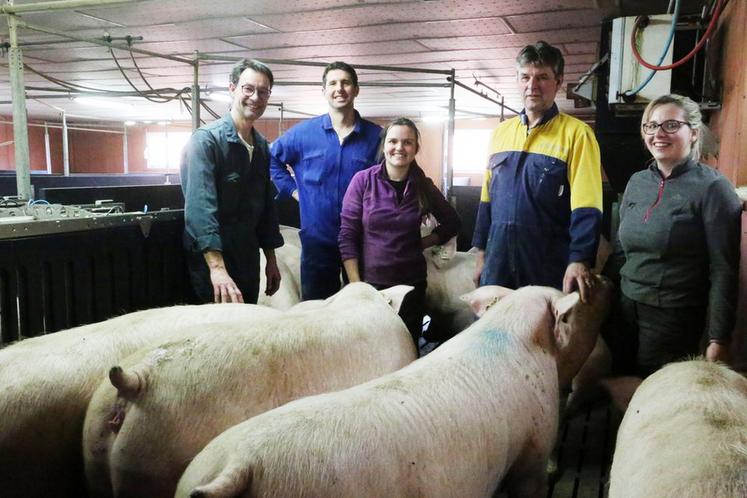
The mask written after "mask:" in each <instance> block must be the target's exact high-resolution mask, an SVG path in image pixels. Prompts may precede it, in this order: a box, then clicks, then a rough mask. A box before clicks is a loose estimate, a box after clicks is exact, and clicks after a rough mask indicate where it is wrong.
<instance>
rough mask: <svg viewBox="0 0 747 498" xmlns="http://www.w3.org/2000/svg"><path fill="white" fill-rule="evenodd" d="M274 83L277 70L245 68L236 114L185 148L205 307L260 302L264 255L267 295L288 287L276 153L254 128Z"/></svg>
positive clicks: (185, 185) (190, 232) (193, 242)
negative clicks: (281, 266)
mask: <svg viewBox="0 0 747 498" xmlns="http://www.w3.org/2000/svg"><path fill="white" fill-rule="evenodd" d="M272 84H273V76H272V71H270V68H269V67H267V66H266V65H264V64H262V63H261V62H258V61H253V60H252V61H249V60H246V59H243V60H241V61H239V62H238V63H237V64H236V65H235V66H234V67H233V70H232V71H231V76H230V83H229V85H228V90H229V92H230V93H231V97H232V99H233V100H232V103H231V110H230V112H229V113H228V114H227V115H225V116H224V117H223V118H222V119H219V120H218V121H215V122H213V123H210V124H208V125H207V126H203V127H202V128H200V129H199V130H197V131H195V132H194V134H193V135H192V137H191V138H190V140H189V143H188V144H187V146H186V147H185V149H184V154H183V156H182V162H181V180H182V191H183V192H184V225H185V226H184V245H185V249H186V252H187V264H188V267H189V273H190V279H191V281H192V287H193V288H194V290H195V293H196V294H197V297H198V299H199V300H200V301H201V302H216V303H231V302H235V303H243V302H247V303H256V302H257V298H258V295H259V249H260V248H261V249H262V250H263V251H264V253H265V257H266V259H267V265H266V267H265V275H266V277H267V287H266V288H265V293H266V294H267V295H272V294H274V293H275V291H276V290H277V289H278V287H279V286H280V272H279V270H278V267H277V263H276V261H275V248H276V247H280V246H282V245H283V238H282V236H281V235H280V229H279V226H278V217H277V212H276V210H275V200H274V197H275V187H274V186H273V184H272V181H271V180H270V168H269V165H270V150H269V147H268V144H267V140H265V138H264V137H263V136H262V135H261V134H260V133H259V132H258V131H257V130H256V129H255V128H254V122H255V121H256V120H257V119H259V117H260V116H262V114H263V113H264V111H265V108H266V107H267V101H268V100H269V98H270V93H271V92H272Z"/></svg>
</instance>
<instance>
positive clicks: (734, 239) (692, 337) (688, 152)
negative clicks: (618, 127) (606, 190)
mask: <svg viewBox="0 0 747 498" xmlns="http://www.w3.org/2000/svg"><path fill="white" fill-rule="evenodd" d="M701 124H702V123H701V114H700V110H699V108H698V105H697V104H696V103H695V102H693V101H692V100H690V99H689V98H687V97H682V96H680V95H673V94H672V95H664V96H662V97H659V98H657V99H655V100H653V101H652V102H651V103H650V104H649V105H648V107H646V110H645V111H644V113H643V119H642V120H641V136H642V138H643V142H644V143H645V145H646V147H647V148H648V150H649V152H651V154H652V155H653V160H652V161H651V162H650V164H649V165H648V167H647V168H646V169H644V170H643V171H639V172H637V173H635V174H634V175H633V176H632V177H631V178H630V181H629V182H628V185H627V187H626V188H625V193H624V194H623V199H622V203H621V205H620V226H619V230H618V234H617V240H616V251H615V253H614V254H613V256H612V257H611V258H610V261H608V263H607V267H606V268H605V273H607V274H609V275H610V276H613V278H614V276H615V275H616V274H617V273H619V281H620V298H619V302H618V303H617V304H618V306H617V309H616V313H615V318H616V320H615V324H614V325H615V326H613V327H611V329H610V334H609V336H608V337H607V339H608V342H609V343H610V348H611V349H612V352H613V357H614V359H615V370H616V371H618V373H627V374H638V375H641V376H646V375H648V374H650V373H652V372H654V371H655V370H657V369H659V368H661V367H662V366H663V365H664V364H666V363H669V362H671V361H674V360H677V359H681V358H684V357H687V356H690V355H696V354H698V352H699V346H700V341H701V337H702V336H703V333H704V332H705V333H706V334H707V339H708V345H707V348H706V357H707V358H708V359H710V360H722V361H724V360H725V359H726V357H727V352H728V344H729V341H730V336H731V330H732V328H733V325H734V309H735V304H736V295H737V266H738V262H739V235H740V219H741V202H740V200H739V198H738V197H737V195H736V193H735V191H734V188H733V187H732V185H731V184H730V183H729V181H728V180H727V179H726V178H725V177H724V176H722V175H721V174H720V173H719V172H718V171H716V170H715V169H712V168H710V167H708V166H706V165H704V164H701V163H699V162H698V161H697V160H696V158H697V157H698V155H697V149H698V147H697V143H698V138H699V135H700V131H701V130H700V128H701Z"/></svg>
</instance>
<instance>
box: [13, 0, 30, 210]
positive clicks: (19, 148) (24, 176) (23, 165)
mask: <svg viewBox="0 0 747 498" xmlns="http://www.w3.org/2000/svg"><path fill="white" fill-rule="evenodd" d="M12 4H13V1H12V0H9V2H8V5H12ZM18 24H19V21H18V18H17V17H16V16H13V15H9V16H8V38H9V39H10V48H9V49H8V70H9V72H10V96H11V100H12V101H13V139H14V140H15V143H14V144H13V148H14V151H15V162H16V189H17V193H18V197H19V198H20V199H23V200H29V199H31V197H32V191H31V172H30V170H31V161H30V159H29V130H28V127H27V126H26V123H27V121H28V120H27V116H26V90H25V89H24V87H23V54H22V52H21V49H20V48H19V47H18Z"/></svg>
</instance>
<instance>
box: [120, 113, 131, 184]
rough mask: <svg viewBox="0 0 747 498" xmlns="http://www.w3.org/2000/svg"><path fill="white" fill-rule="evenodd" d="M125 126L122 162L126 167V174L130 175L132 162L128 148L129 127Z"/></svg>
mask: <svg viewBox="0 0 747 498" xmlns="http://www.w3.org/2000/svg"><path fill="white" fill-rule="evenodd" d="M123 126H124V134H123V135H122V162H123V166H124V174H125V175H127V174H129V173H130V160H129V151H128V148H127V125H123Z"/></svg>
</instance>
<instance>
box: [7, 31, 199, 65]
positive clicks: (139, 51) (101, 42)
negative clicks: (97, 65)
mask: <svg viewBox="0 0 747 498" xmlns="http://www.w3.org/2000/svg"><path fill="white" fill-rule="evenodd" d="M18 27H21V28H26V29H30V30H32V31H38V32H40V33H46V34H48V35H54V36H59V37H61V38H68V39H70V40H76V41H80V42H85V43H92V44H94V45H101V46H102V47H107V48H116V49H119V50H131V51H132V52H135V53H137V54H143V55H149V56H151V57H158V58H161V59H168V60H171V61H175V62H181V63H183V64H189V65H190V66H191V65H193V64H194V61H192V60H190V59H185V58H182V57H177V56H174V55H164V54H159V53H157V52H151V51H150V50H143V49H140V48H135V47H130V46H128V45H118V44H115V43H109V42H107V41H104V40H98V39H96V38H83V37H81V36H75V35H71V34H68V33H62V32H60V31H55V30H53V29H49V28H44V27H42V26H36V25H33V24H29V23H27V22H25V21H20V20H19V21H18Z"/></svg>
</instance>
